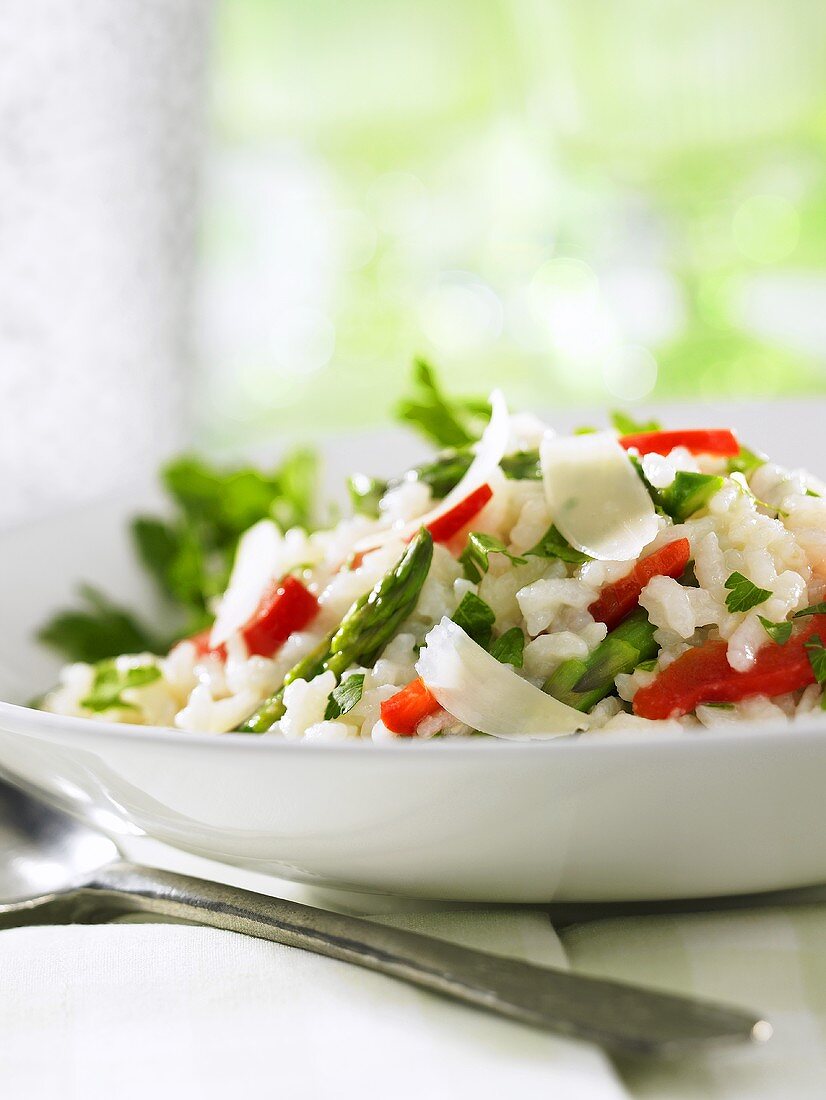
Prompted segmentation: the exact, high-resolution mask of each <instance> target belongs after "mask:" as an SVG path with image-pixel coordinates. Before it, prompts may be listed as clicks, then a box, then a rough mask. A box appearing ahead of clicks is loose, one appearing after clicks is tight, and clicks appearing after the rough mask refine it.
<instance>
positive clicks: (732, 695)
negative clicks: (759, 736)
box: [634, 615, 826, 718]
mask: <svg viewBox="0 0 826 1100" xmlns="http://www.w3.org/2000/svg"><path fill="white" fill-rule="evenodd" d="M815 634H818V635H820V637H821V638H826V615H815V616H813V617H812V621H811V622H810V623H809V624H808V625H807V626H806V627H805V628H804V629H803V630H801V631H799V632H798V633H797V634H794V635H793V636H792V637H791V638H790V639H789V641H788V642H786V644H785V645H778V644H777V643H776V642H771V643H769V644H768V645H764V646H763V648H762V649H761V650H759V652H758V654H757V658H756V660H755V662H754V664H753V665H752V666H751V668H750V669H748V671H747V672H738V671H737V670H736V669H733V668H732V667H731V665H730V664H729V663H728V658H727V656H726V651H727V649H728V645H727V643H726V642H723V641H718V642H707V643H706V644H705V645H702V646H697V647H696V648H694V649H688V650H686V652H685V653H683V654H682V656H680V657H678V658H677V660H676V661H674V662H673V664H670V665H669V666H668V668H665V669H663V671H662V672H661V673H660V674H659V676H658V677H657V679H656V680H655V681H654V682H653V683H652V684H650V685H649V686H648V687H644V688H640V689H639V691H638V692H637V694H636V695H635V696H634V714H637V715H639V717H640V718H681V717H682V716H683V715H684V714H690V713H691V711H693V710H694V709H695V708H696V707H698V706H700V704H701V703H737V702H739V701H740V700H741V699H747V698H749V696H751V695H768V696H774V695H784V694H785V693H786V692H787V691H798V690H799V689H800V688H804V687H808V685H809V684H813V683H815V674H814V670H813V669H812V666H811V663H810V661H809V655H808V653H807V651H806V642H808V641H809V640H810V639H811V638H812V637H813V636H814V635H815Z"/></svg>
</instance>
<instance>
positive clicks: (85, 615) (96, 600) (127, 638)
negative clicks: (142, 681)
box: [37, 585, 166, 664]
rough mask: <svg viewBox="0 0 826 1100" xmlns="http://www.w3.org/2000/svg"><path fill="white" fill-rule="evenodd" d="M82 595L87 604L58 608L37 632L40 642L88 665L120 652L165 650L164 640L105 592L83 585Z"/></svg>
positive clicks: (72, 659)
mask: <svg viewBox="0 0 826 1100" xmlns="http://www.w3.org/2000/svg"><path fill="white" fill-rule="evenodd" d="M79 594H80V598H81V600H82V601H83V604H85V606H82V607H81V608H78V609H74V608H72V609H69V610H66V611H58V612H57V614H55V615H53V616H52V618H51V619H49V620H48V622H46V623H44V624H43V626H42V627H41V628H40V630H39V631H38V632H37V639H38V641H40V642H42V643H43V644H44V645H47V646H49V647H50V648H51V649H54V650H56V651H57V652H58V653H61V654H62V655H63V656H64V657H65V658H66V659H67V660H69V661H85V662H87V663H89V664H94V663H95V662H97V661H100V660H102V659H103V658H105V657H116V656H118V655H119V654H121V653H140V652H142V651H145V650H149V651H150V652H153V651H154V652H163V651H164V649H165V646H166V643H165V642H164V641H161V640H160V639H158V638H157V637H155V636H153V635H152V633H151V632H150V631H149V630H148V629H147V628H146V627H145V626H144V625H143V623H141V622H140V621H139V620H138V619H137V618H136V617H135V616H134V615H132V613H131V612H129V611H127V610H126V609H125V608H123V607H119V606H118V605H117V604H114V603H112V602H111V601H110V600H109V599H108V598H107V597H106V596H105V595H104V594H103V593H102V592H99V591H98V590H97V589H96V588H93V587H92V586H91V585H82V586H81V588H80V592H79Z"/></svg>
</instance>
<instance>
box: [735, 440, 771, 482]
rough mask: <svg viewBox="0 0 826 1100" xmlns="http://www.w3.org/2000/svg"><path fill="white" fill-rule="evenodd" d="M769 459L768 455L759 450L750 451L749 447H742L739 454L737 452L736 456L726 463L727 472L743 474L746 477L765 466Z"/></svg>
mask: <svg viewBox="0 0 826 1100" xmlns="http://www.w3.org/2000/svg"><path fill="white" fill-rule="evenodd" d="M768 461H769V460H768V458H767V457H766V455H764V454H760V452H759V451H750V450H749V449H748V447H741V448H740V451H739V454H736V455H735V456H734V458H730V459H729V460H728V462H727V463H726V473H729V474H743V476H744V477H751V475H752V474H753V473H754V471H755V470H757V469H759V468H760V467H761V466H764V465H765V464H766V463H767V462H768Z"/></svg>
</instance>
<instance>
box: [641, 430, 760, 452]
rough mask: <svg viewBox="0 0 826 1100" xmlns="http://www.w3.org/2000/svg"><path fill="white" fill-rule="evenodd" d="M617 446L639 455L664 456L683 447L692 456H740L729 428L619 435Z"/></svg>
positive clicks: (735, 440)
mask: <svg viewBox="0 0 826 1100" xmlns="http://www.w3.org/2000/svg"><path fill="white" fill-rule="evenodd" d="M620 446H621V447H624V448H625V449H626V451H627V450H629V449H630V448H631V447H633V448H634V450H635V451H637V452H638V453H639V454H641V455H650V454H655V455H667V454H669V453H670V452H671V451H673V450H674V448H675V447H685V448H686V450H688V451H691V453H692V454H693V455H721V456H723V457H726V458H733V457H734V455H736V454H739V453H740V444H739V443H738V442H737V436H736V435H735V434H734V432H730V431H729V430H728V428H690V429H686V430H684V431H679V430H678V431H673V432H639V433H637V434H636V435H623V436H620Z"/></svg>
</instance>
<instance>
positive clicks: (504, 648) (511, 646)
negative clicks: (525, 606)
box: [490, 626, 525, 668]
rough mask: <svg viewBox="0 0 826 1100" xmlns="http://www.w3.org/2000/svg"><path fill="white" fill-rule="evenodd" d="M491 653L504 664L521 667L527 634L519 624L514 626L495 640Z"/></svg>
mask: <svg viewBox="0 0 826 1100" xmlns="http://www.w3.org/2000/svg"><path fill="white" fill-rule="evenodd" d="M490 655H491V657H495V658H496V660H497V661H499V662H500V663H501V664H503V665H513V667H514V668H521V667H522V665H523V663H524V659H525V635H524V634H523V633H522V631H521V630H520V629H519V627H518V626H512V627H511V628H510V630H506V631H505V633H504V634H500V635H499V637H498V638H496V639H495V640H494V642H493V643H492V645H491V647H490Z"/></svg>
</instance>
